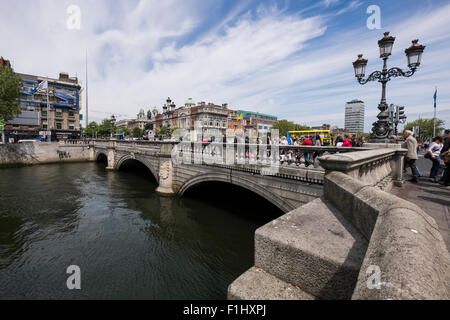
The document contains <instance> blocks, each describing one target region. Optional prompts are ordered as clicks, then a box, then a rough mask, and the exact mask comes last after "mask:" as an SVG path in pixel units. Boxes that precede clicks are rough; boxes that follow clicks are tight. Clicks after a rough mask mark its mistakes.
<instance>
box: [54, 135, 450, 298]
mask: <svg viewBox="0 0 450 320" xmlns="http://www.w3.org/2000/svg"><path fill="white" fill-rule="evenodd" d="M70 148H72V150H74V151H75V150H78V149H82V150H86V149H87V150H89V160H96V159H99V158H106V159H107V163H108V166H107V169H109V170H118V169H120V168H121V166H122V165H124V164H125V163H126V162H127V161H139V162H141V163H143V164H144V165H145V166H146V167H147V168H148V169H149V170H150V171H151V172H152V174H153V175H154V177H155V179H156V181H157V182H158V184H159V187H158V188H157V192H158V193H160V194H162V195H177V194H178V195H183V194H184V193H185V192H186V191H187V190H189V188H192V187H193V186H195V185H198V184H200V183H204V182H209V181H219V182H225V183H230V184H234V185H238V186H241V187H243V188H246V189H248V190H251V191H253V192H255V193H257V194H259V195H260V196H261V197H263V198H265V199H267V200H269V201H270V202H271V203H273V204H275V205H276V206H277V207H278V208H280V209H281V210H283V211H284V212H285V214H284V215H282V216H281V217H279V218H277V219H275V220H273V221H271V222H269V223H268V224H266V225H264V226H262V227H261V228H259V229H258V230H256V232H255V265H254V266H253V267H252V268H250V269H249V270H248V271H246V272H245V273H244V274H242V275H241V276H240V277H239V278H238V279H236V280H235V281H234V282H233V283H232V284H231V285H230V286H229V288H228V298H229V299H245V300H252V299H256V300H265V299H449V298H450V270H449V268H450V256H449V252H448V251H447V248H446V246H445V243H444V241H443V239H442V236H441V234H440V232H439V228H438V226H437V224H436V222H435V221H434V220H433V218H431V217H430V216H429V215H428V214H427V213H425V212H424V211H423V210H421V209H420V208H419V207H417V206H416V205H414V204H412V203H410V202H408V201H405V200H403V199H400V198H398V197H396V196H394V195H392V194H391V193H390V192H389V191H390V190H391V189H392V188H396V187H401V186H402V182H403V176H402V175H403V158H404V155H405V153H406V150H403V149H400V148H399V145H395V146H388V145H381V146H380V145H378V146H377V145H372V146H371V148H370V149H363V148H334V147H304V146H279V147H276V148H274V149H271V150H270V151H268V149H267V148H265V147H264V146H258V145H256V146H255V145H237V144H222V143H217V144H201V143H200V144H199V145H197V144H195V143H193V144H191V143H185V144H181V143H176V142H138V141H136V142H135V141H130V142H129V141H124V142H122V141H113V140H111V141H105V140H103V141H102V140H90V141H73V142H71V141H68V142H65V144H64V145H63V146H60V147H59V148H58V151H59V152H66V154H69V155H70V154H73V152H70ZM289 155H292V157H290V156H289ZM307 156H308V157H309V158H316V159H315V160H316V161H315V163H314V164H313V165H311V166H309V167H306V164H308V162H307V161H305V159H306V158H308V157H307ZM315 156H317V157H315ZM180 159H181V160H185V161H180ZM280 159H281V160H283V161H282V162H280ZM317 160H318V161H317ZM291 162H293V163H291Z"/></svg>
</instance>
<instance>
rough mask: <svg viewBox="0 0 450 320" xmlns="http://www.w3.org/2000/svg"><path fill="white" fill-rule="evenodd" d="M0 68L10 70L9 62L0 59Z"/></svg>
mask: <svg viewBox="0 0 450 320" xmlns="http://www.w3.org/2000/svg"><path fill="white" fill-rule="evenodd" d="M0 66H2V67H7V68H11V62H9V60H6V59H4V58H3V57H0Z"/></svg>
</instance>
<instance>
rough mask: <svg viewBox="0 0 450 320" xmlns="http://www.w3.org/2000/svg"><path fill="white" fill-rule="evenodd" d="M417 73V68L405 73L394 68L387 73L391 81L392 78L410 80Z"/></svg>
mask: <svg viewBox="0 0 450 320" xmlns="http://www.w3.org/2000/svg"><path fill="white" fill-rule="evenodd" d="M415 72H416V68H411V69H410V70H408V71H406V72H405V71H403V70H402V69H400V68H397V67H394V68H390V69H389V70H388V71H387V78H388V79H390V78H391V77H392V78H396V77H406V78H409V77H411V76H412V75H413V74H414V73H415Z"/></svg>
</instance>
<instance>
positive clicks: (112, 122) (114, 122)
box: [110, 115, 116, 139]
mask: <svg viewBox="0 0 450 320" xmlns="http://www.w3.org/2000/svg"><path fill="white" fill-rule="evenodd" d="M110 124H111V139H112V138H113V137H114V125H115V124H116V117H115V116H114V115H112V116H111V120H110Z"/></svg>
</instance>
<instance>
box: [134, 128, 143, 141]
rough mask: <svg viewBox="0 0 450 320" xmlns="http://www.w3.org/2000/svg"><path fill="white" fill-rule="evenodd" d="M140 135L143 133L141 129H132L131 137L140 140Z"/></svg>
mask: <svg viewBox="0 0 450 320" xmlns="http://www.w3.org/2000/svg"><path fill="white" fill-rule="evenodd" d="M142 133H143V130H142V129H141V128H139V127H134V129H133V137H134V138H140V137H142Z"/></svg>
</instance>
